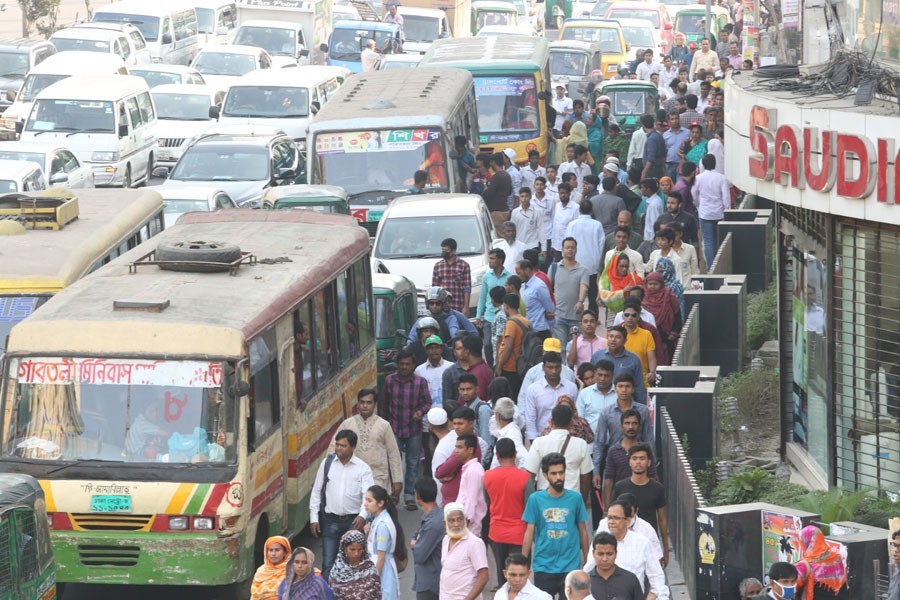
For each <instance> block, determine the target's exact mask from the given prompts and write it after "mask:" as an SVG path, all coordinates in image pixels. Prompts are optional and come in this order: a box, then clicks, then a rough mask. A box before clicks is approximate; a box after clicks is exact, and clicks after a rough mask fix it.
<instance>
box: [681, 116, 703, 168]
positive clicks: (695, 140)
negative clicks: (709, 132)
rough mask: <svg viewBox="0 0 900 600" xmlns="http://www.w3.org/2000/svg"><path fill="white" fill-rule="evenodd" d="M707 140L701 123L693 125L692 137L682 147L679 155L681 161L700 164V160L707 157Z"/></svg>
mask: <svg viewBox="0 0 900 600" xmlns="http://www.w3.org/2000/svg"><path fill="white" fill-rule="evenodd" d="M706 145H707V140H706V139H705V138H704V137H703V126H702V125H700V123H691V137H689V138H688V139H687V140H685V142H684V144H682V145H681V150H679V151H678V155H679V156H681V161H682V162H683V163H684V162H692V163H694V164H695V165H699V164H700V159H702V158H703V157H704V156H706Z"/></svg>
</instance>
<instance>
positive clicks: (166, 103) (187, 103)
mask: <svg viewBox="0 0 900 600" xmlns="http://www.w3.org/2000/svg"><path fill="white" fill-rule="evenodd" d="M151 95H152V96H153V104H155V105H156V116H157V118H160V119H166V120H172V121H209V105H210V100H209V95H208V94H169V93H165V94H160V93H157V92H153V93H152V94H151Z"/></svg>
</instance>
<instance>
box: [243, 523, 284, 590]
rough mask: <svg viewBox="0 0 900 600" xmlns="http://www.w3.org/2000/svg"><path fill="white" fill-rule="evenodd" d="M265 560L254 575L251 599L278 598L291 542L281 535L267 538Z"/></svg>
mask: <svg viewBox="0 0 900 600" xmlns="http://www.w3.org/2000/svg"><path fill="white" fill-rule="evenodd" d="M264 554H265V557H264V562H263V564H262V566H261V567H260V568H258V569H257V570H256V574H255V575H254V576H253V584H252V585H251V586H250V600H276V599H277V598H278V586H279V585H281V582H282V581H284V567H285V562H286V560H287V557H288V556H290V554H291V543H290V542H289V541H288V539H287V538H285V537H282V536H280V535H276V536H272V537H270V538H269V539H267V540H266V545H265V551H264Z"/></svg>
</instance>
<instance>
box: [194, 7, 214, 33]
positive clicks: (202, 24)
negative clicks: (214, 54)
mask: <svg viewBox="0 0 900 600" xmlns="http://www.w3.org/2000/svg"><path fill="white" fill-rule="evenodd" d="M194 11H195V12H196V13H197V29H199V31H200V33H215V31H216V11H215V10H213V9H211V8H195V9H194Z"/></svg>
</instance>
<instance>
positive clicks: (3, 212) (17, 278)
mask: <svg viewBox="0 0 900 600" xmlns="http://www.w3.org/2000/svg"><path fill="white" fill-rule="evenodd" d="M162 229H163V200H162V196H160V195H159V194H158V193H156V192H154V191H151V190H147V189H142V190H95V189H80V190H77V191H75V192H70V191H67V190H61V189H56V188H54V189H50V190H45V191H43V192H39V193H36V194H27V195H26V194H10V195H6V196H0V355H2V353H3V352H2V348H3V343H4V342H5V341H6V337H7V336H8V335H9V331H10V329H12V327H13V325H15V324H16V323H18V322H19V321H21V320H22V319H24V318H26V317H27V316H29V315H30V314H31V313H33V312H34V311H35V310H36V309H37V308H38V307H39V306H40V305H41V304H43V303H44V302H46V301H47V300H48V299H49V298H50V296H52V295H53V294H55V293H56V292H58V291H59V290H61V289H63V288H65V287H67V286H69V285H71V284H72V283H74V282H76V281H78V280H79V279H81V278H82V277H83V276H84V275H86V274H87V273H90V272H91V271H94V270H96V269H98V268H100V267H101V266H103V265H104V264H106V263H108V262H109V261H111V260H112V259H114V258H116V257H117V256H119V255H120V254H124V253H125V252H127V251H128V250H130V249H131V248H134V247H135V246H137V245H138V244H140V243H141V242H143V241H146V240H148V239H150V238H151V237H153V236H154V235H156V234H157V233H159V232H160V231H162Z"/></svg>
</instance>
